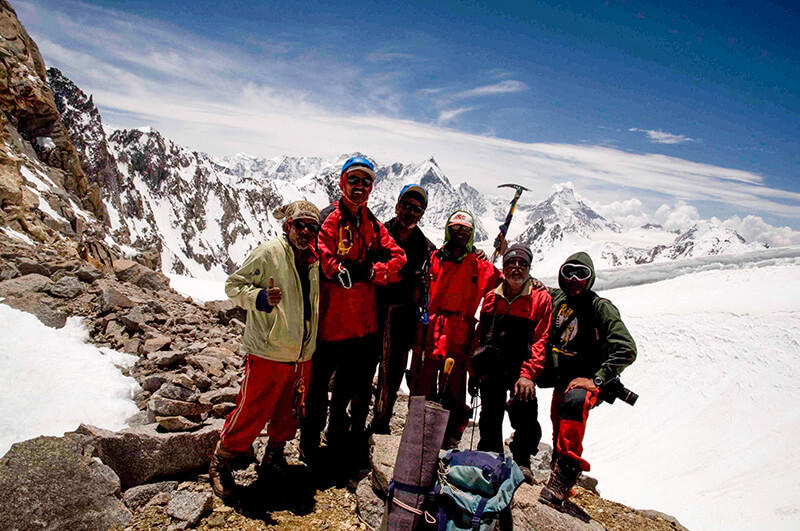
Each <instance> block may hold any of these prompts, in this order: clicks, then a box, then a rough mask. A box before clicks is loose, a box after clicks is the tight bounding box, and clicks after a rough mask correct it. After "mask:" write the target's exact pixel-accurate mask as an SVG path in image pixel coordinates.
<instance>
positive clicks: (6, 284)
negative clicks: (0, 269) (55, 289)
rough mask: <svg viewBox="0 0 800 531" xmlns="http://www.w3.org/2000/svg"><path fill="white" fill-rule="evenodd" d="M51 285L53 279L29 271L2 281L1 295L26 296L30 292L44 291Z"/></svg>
mask: <svg viewBox="0 0 800 531" xmlns="http://www.w3.org/2000/svg"><path fill="white" fill-rule="evenodd" d="M50 285H51V281H50V279H49V278H47V277H46V276H44V275H40V274H39V273H29V274H27V275H23V276H21V277H16V278H12V279H10V280H4V281H2V282H0V296H2V297H13V296H25V295H28V294H30V293H35V292H39V291H44V290H46V289H47V288H48V287H49V286H50Z"/></svg>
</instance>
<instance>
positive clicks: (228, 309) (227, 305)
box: [204, 300, 247, 324]
mask: <svg viewBox="0 0 800 531" xmlns="http://www.w3.org/2000/svg"><path fill="white" fill-rule="evenodd" d="M204 306H205V308H206V309H207V310H211V311H212V312H214V313H215V314H216V315H217V319H219V321H220V322H221V323H223V324H228V323H229V322H231V320H233V319H237V320H239V321H242V322H244V321H245V320H246V319H247V310H245V309H244V308H241V307H239V306H237V305H236V304H234V302H233V301H231V300H225V301H207V302H206V303H205V304H204Z"/></svg>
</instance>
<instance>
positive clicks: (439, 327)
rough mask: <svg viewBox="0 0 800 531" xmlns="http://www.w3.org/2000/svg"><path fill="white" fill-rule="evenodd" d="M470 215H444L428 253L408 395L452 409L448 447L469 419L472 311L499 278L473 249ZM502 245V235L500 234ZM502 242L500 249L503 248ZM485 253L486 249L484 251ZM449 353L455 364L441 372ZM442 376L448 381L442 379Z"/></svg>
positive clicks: (503, 240) (474, 310) (473, 315)
mask: <svg viewBox="0 0 800 531" xmlns="http://www.w3.org/2000/svg"><path fill="white" fill-rule="evenodd" d="M473 236H474V220H473V218H472V215H471V214H469V213H468V212H465V211H457V212H454V213H453V214H452V215H451V216H450V217H449V218H448V220H447V225H446V227H445V233H444V245H442V247H441V248H440V249H438V250H437V251H435V252H434V253H432V254H431V258H430V269H429V273H428V275H429V293H430V305H429V307H428V314H429V318H430V322H429V323H428V325H427V330H426V331H425V336H424V338H422V341H423V346H422V348H421V349H419V348H418V349H417V352H419V353H420V354H419V355H417V354H416V352H415V358H416V359H415V360H414V361H413V363H414V367H412V374H413V375H414V380H415V381H414V382H413V385H412V395H413V394H419V395H425V396H426V397H427V398H428V399H429V400H437V401H438V400H439V399H440V395H441V403H442V406H443V407H445V408H447V409H449V410H450V419H449V420H448V423H447V428H446V430H445V443H444V446H445V447H446V448H455V447H456V446H458V443H459V441H460V440H461V435H462V434H463V433H464V429H465V428H466V426H467V422H468V420H469V409H468V407H467V404H466V390H467V382H466V378H467V366H468V364H469V358H470V354H471V352H472V350H473V347H474V345H473V334H474V333H475V325H476V323H477V322H476V319H475V313H476V312H477V310H478V305H480V303H481V300H482V299H483V297H484V296H485V295H486V294H487V293H488V292H489V291H491V290H493V289H495V288H496V287H497V286H498V285H499V284H500V279H501V275H500V271H499V270H498V269H497V268H496V267H495V266H493V265H492V263H491V262H489V261H488V260H485V259H482V258H480V257H479V255H478V254H476V250H475V246H474V244H473ZM502 243H503V245H505V238H503V239H502ZM504 250H505V248H503V249H501V251H504ZM482 256H485V255H482ZM447 358H452V359H453V362H454V364H453V369H452V371H451V373H450V376H449V377H448V378H446V379H445V378H444V375H443V371H442V370H443V368H444V364H445V361H446V359H447ZM445 380H446V385H445Z"/></svg>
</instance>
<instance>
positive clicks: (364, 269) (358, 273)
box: [339, 260, 372, 284]
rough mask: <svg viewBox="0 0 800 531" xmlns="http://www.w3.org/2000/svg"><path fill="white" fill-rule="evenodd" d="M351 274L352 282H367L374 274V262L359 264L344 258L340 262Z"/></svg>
mask: <svg viewBox="0 0 800 531" xmlns="http://www.w3.org/2000/svg"><path fill="white" fill-rule="evenodd" d="M339 265H340V266H341V267H343V268H344V269H346V270H347V272H348V273H349V274H350V282H352V283H353V284H355V283H356V282H366V281H367V280H369V278H370V276H372V264H369V263H366V264H359V263H358V262H355V261H353V260H342V261H341V263H340V264H339Z"/></svg>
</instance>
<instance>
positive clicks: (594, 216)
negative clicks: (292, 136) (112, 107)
mask: <svg viewBox="0 0 800 531" xmlns="http://www.w3.org/2000/svg"><path fill="white" fill-rule="evenodd" d="M48 82H49V83H50V86H51V87H52V88H53V91H54V93H55V101H56V106H57V108H58V110H59V112H60V113H61V116H62V119H63V121H64V124H65V126H66V129H67V131H68V133H69V136H70V137H71V139H72V141H73V143H74V145H75V146H76V149H77V151H78V154H79V157H80V158H81V160H82V163H83V169H84V171H85V173H86V175H87V178H89V180H90V181H92V182H98V183H99V184H100V188H101V193H102V199H103V203H104V204H105V207H106V209H107V211H108V219H109V224H110V231H109V235H108V237H107V238H106V243H107V244H109V245H111V246H115V247H117V248H118V249H119V250H120V251H122V252H123V254H128V255H131V254H136V253H139V252H151V253H153V252H155V253H158V254H159V255H160V258H161V262H162V267H163V269H164V270H165V271H166V272H174V273H178V274H188V275H191V276H195V277H208V276H213V277H216V278H224V276H225V275H226V274H228V273H229V272H231V271H232V270H233V268H235V266H236V265H237V264H239V263H241V262H242V261H243V260H244V258H245V257H246V256H247V254H248V253H249V252H250V250H251V249H253V248H254V247H255V246H256V245H258V243H259V242H261V241H263V240H265V239H268V238H271V237H274V236H275V235H276V234H278V233H279V232H280V230H281V229H280V222H278V221H277V220H275V219H274V218H273V216H272V210H273V209H274V208H275V207H277V206H279V205H281V204H283V203H285V202H288V201H293V200H296V199H301V198H305V199H308V200H310V201H312V202H314V203H315V204H317V205H318V206H319V207H320V208H323V207H324V206H326V205H327V204H328V203H329V202H330V201H332V200H334V199H336V198H338V196H339V188H338V174H339V169H340V168H341V165H342V163H343V162H344V161H345V160H346V159H347V158H349V157H351V156H353V155H355V154H356V153H347V154H342V155H341V156H339V157H338V158H336V159H334V160H328V159H324V158H320V157H275V158H265V157H254V156H251V155H247V154H243V153H240V154H237V155H233V156H227V157H222V158H213V157H210V156H208V155H206V154H205V153H202V152H198V151H193V150H192V149H190V148H188V147H184V146H179V145H177V144H175V143H174V142H172V141H171V140H169V139H168V138H165V137H164V136H163V135H161V134H160V133H159V132H158V131H155V130H152V129H150V128H139V129H132V130H117V131H113V132H112V133H111V134H110V135H108V136H107V135H106V132H105V130H104V128H103V125H102V119H101V116H100V114H99V112H98V111H97V108H96V107H95V106H94V104H93V102H92V100H91V97H87V96H86V94H85V93H84V92H83V91H81V90H80V88H79V87H77V86H76V85H75V84H74V83H72V82H71V81H70V80H69V79H67V78H66V77H65V76H64V75H63V74H62V73H61V72H59V71H58V70H56V69H53V68H51V69H49V70H48ZM375 162H376V168H377V172H376V174H377V180H376V183H375V188H374V190H373V193H372V195H371V197H370V201H369V204H370V208H371V209H372V210H373V212H374V213H375V215H376V216H377V217H378V219H381V220H388V219H389V218H391V217H392V216H393V215H394V206H395V202H396V198H397V195H398V194H399V192H400V189H401V188H402V187H403V186H404V185H405V184H408V183H411V182H414V183H420V184H422V185H423V186H424V187H425V188H426V189H427V190H428V194H429V205H428V209H427V210H426V212H425V216H424V218H423V221H422V223H421V227H422V229H423V230H424V231H425V232H426V234H428V236H429V237H430V238H431V239H432V240H434V241H436V242H441V238H442V233H443V227H444V224H445V221H446V219H447V217H448V216H449V215H450V214H451V213H452V212H453V211H455V210H457V209H466V210H468V211H470V212H472V213H473V214H474V215H475V217H476V221H477V226H476V241H477V242H479V243H482V244H483V247H484V248H487V249H488V247H489V246H490V245H491V240H493V238H494V234H495V233H496V232H495V231H496V230H497V227H498V226H499V225H500V223H502V221H503V219H504V217H505V214H506V210H507V208H508V202H509V200H510V194H508V195H509V197H502V198H501V197H499V196H486V195H484V194H481V193H479V192H478V191H477V190H476V189H475V188H473V187H471V186H470V185H468V184H466V183H461V184H460V185H458V186H454V185H453V184H452V183H451V182H450V180H449V179H448V178H447V176H446V175H445V174H444V172H443V171H442V170H441V168H440V167H439V166H438V165H437V163H436V161H435V160H434V158H433V157H431V158H429V159H427V160H424V161H422V162H419V163H401V162H393V163H390V164H381V163H379V162H377V161H375ZM512 227H513V229H512V231H511V233H510V236H511V237H513V239H515V240H516V241H520V242H523V243H525V244H527V245H529V246H530V247H531V248H532V250H533V252H534V256H535V261H536V262H544V261H547V260H548V258H549V257H557V259H558V260H559V261H560V260H563V258H564V256H566V254H565V253H569V252H572V251H571V250H575V249H585V250H589V251H590V253H591V254H592V256H593V257H594V258H595V261H596V264H597V266H598V267H613V266H620V265H632V264H640V263H650V262H659V261H666V260H677V259H683V258H689V257H698V256H707V255H715V254H731V253H741V252H746V251H750V250H753V249H756V248H763V247H765V245H763V244H758V243H747V242H745V240H744V238H742V237H741V236H740V235H739V234H737V233H736V232H734V231H732V230H730V229H726V228H723V227H721V226H719V225H714V224H711V223H708V222H703V223H700V224H698V225H695V226H694V227H692V228H691V229H690V230H688V231H686V232H684V233H682V234H675V233H670V232H668V231H665V230H663V229H662V228H661V227H658V226H653V225H649V226H645V227H642V228H640V229H637V230H636V231H625V230H623V229H622V227H620V226H619V225H617V224H614V223H611V222H609V221H608V220H606V219H605V218H603V217H602V216H601V215H599V214H598V213H597V212H595V211H594V210H592V209H591V208H590V207H589V206H587V205H586V204H585V203H584V202H582V201H580V200H579V199H578V198H577V197H576V195H575V192H574V190H573V189H572V187H571V186H567V185H562V186H561V187H559V188H557V189H556V190H555V191H554V193H553V194H552V195H551V196H550V197H549V198H548V199H546V200H545V201H543V202H541V203H539V204H536V205H531V204H521V205H520V207H519V209H518V212H517V214H516V217H515V221H514V223H513V224H512ZM654 242H655V243H654Z"/></svg>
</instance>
